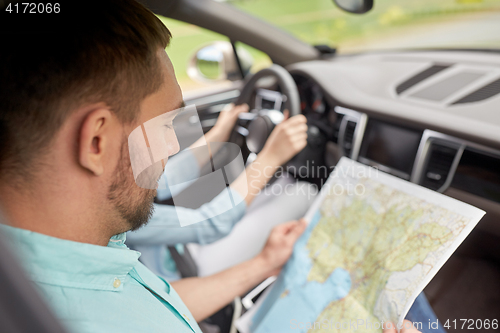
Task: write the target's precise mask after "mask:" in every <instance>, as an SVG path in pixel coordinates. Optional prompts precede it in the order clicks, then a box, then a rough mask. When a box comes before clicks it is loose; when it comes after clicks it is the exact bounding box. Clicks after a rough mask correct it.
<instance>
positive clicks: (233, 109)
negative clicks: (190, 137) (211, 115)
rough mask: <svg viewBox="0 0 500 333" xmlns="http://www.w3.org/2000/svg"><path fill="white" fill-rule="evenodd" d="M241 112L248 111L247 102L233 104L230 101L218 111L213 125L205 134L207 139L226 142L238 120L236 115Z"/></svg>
mask: <svg viewBox="0 0 500 333" xmlns="http://www.w3.org/2000/svg"><path fill="white" fill-rule="evenodd" d="M243 112H248V105H247V104H241V105H237V106H234V104H233V103H231V104H228V105H226V106H225V107H224V109H222V111H221V112H220V113H219V118H217V122H216V123H215V125H214V127H213V128H212V129H211V130H210V131H209V132H208V133H207V134H206V135H205V136H206V137H207V141H210V142H226V141H227V140H229V136H230V135H231V131H232V130H233V128H234V126H235V125H236V121H237V120H238V115H239V114H240V113H243Z"/></svg>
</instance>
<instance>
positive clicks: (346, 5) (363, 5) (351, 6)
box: [333, 0, 373, 14]
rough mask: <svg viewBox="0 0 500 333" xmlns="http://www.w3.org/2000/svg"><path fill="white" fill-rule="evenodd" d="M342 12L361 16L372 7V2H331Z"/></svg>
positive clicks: (354, 0)
mask: <svg viewBox="0 0 500 333" xmlns="http://www.w3.org/2000/svg"><path fill="white" fill-rule="evenodd" d="M333 2H334V3H335V4H336V5H337V6H338V7H339V8H340V9H342V10H345V11H346V12H349V13H354V14H363V13H366V12H368V11H369V10H370V9H372V7H373V0H333Z"/></svg>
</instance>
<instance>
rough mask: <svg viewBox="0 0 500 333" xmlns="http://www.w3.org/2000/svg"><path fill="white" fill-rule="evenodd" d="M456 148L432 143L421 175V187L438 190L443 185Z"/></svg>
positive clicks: (456, 150)
mask: <svg viewBox="0 0 500 333" xmlns="http://www.w3.org/2000/svg"><path fill="white" fill-rule="evenodd" d="M457 152H458V148H451V147H447V146H443V145H440V144H436V143H433V144H432V145H431V147H430V149H429V159H428V160H427V164H426V166H425V168H424V171H423V173H422V180H421V185H423V186H425V187H427V188H430V189H432V190H436V191H437V190H439V189H441V188H442V187H443V185H445V183H446V180H447V178H448V174H449V173H450V170H451V167H452V164H453V161H454V159H455V156H456V155H457Z"/></svg>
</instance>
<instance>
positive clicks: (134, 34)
mask: <svg viewBox="0 0 500 333" xmlns="http://www.w3.org/2000/svg"><path fill="white" fill-rule="evenodd" d="M71 2H73V1H71ZM67 3H68V4H65V3H64V2H63V3H61V6H60V12H59V13H58V14H56V13H52V14H43V15H39V14H31V15H28V14H17V15H15V14H12V15H10V16H9V17H15V20H17V21H12V20H11V21H10V22H9V24H5V25H3V26H2V27H1V28H2V30H0V45H1V51H0V180H4V179H11V177H12V176H13V177H14V178H18V177H17V176H21V179H25V178H26V177H27V176H29V175H30V171H31V170H36V169H37V166H36V165H35V163H34V162H35V158H36V157H38V156H39V155H40V154H43V153H44V152H45V151H46V150H47V148H49V147H50V145H51V142H52V140H53V139H54V137H55V134H56V133H57V132H58V130H59V129H60V128H61V126H62V124H63V123H64V121H65V120H66V119H67V117H68V116H69V115H70V114H71V112H72V111H75V110H76V109H77V108H79V107H81V106H84V105H89V104H91V103H97V102H103V103H105V104H106V105H107V106H108V107H109V108H110V109H111V110H112V111H113V112H114V113H115V114H116V116H117V118H118V119H119V120H120V121H122V122H123V123H130V122H133V121H134V119H135V118H136V116H137V115H138V113H139V105H140V102H141V101H142V100H143V99H144V98H145V97H147V96H148V95H150V94H152V93H154V92H156V91H158V89H159V88H160V86H161V85H162V83H163V76H162V72H161V67H160V66H161V63H160V60H159V58H158V53H157V52H158V50H159V49H160V48H165V47H166V46H167V45H168V43H169V41H170V38H171V34H170V32H169V31H168V29H167V28H166V27H165V26H164V25H163V23H162V22H161V21H160V20H159V19H158V18H157V17H156V16H155V15H154V14H153V13H152V12H151V11H149V10H148V9H146V8H145V7H144V6H143V5H141V4H139V3H137V2H136V1H134V0H100V1H74V2H73V4H70V2H69V1H67ZM75 3H78V4H75ZM70 6H71V7H70ZM0 7H2V6H1V4H0ZM19 7H20V8H22V4H21V3H19ZM0 9H2V11H4V8H0ZM14 15H15V16H14ZM37 15H39V16H37ZM3 16H4V17H0V21H1V20H2V19H4V18H5V17H6V16H7V15H6V14H5V11H4V12H3ZM26 18H27V19H26ZM5 22H6V21H5ZM34 22H36V23H34Z"/></svg>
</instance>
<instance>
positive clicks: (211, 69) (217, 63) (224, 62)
mask: <svg viewBox="0 0 500 333" xmlns="http://www.w3.org/2000/svg"><path fill="white" fill-rule="evenodd" d="M238 59H239V61H240V64H241V67H242V70H243V73H244V74H246V73H248V72H249V71H250V68H251V67H252V65H253V59H252V56H251V55H250V53H249V52H248V51H246V50H245V49H243V48H239V49H238ZM187 73H188V75H189V77H190V78H191V79H193V80H196V81H199V82H202V83H212V82H221V81H226V80H229V81H237V80H241V79H242V77H241V71H240V69H239V66H238V62H237V60H236V57H235V55H234V50H233V46H232V45H231V43H229V42H214V43H211V44H209V45H205V46H203V47H202V48H200V49H198V51H196V52H195V54H194V55H193V56H192V57H191V59H190V60H189V64H188V68H187Z"/></svg>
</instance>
